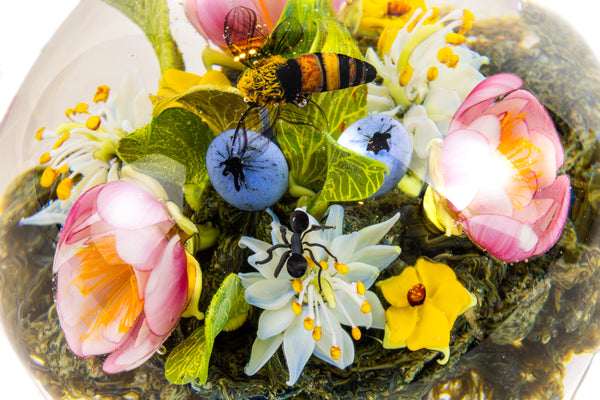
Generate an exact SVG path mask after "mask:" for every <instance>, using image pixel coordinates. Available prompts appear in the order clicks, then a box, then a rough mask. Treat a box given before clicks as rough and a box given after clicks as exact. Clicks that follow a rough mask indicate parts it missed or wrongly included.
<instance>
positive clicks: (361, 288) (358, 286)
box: [356, 281, 367, 296]
mask: <svg viewBox="0 0 600 400" xmlns="http://www.w3.org/2000/svg"><path fill="white" fill-rule="evenodd" d="M366 291H367V289H366V288H365V285H364V283H362V282H361V281H356V293H358V294H360V295H361V296H362V295H364V294H365V293H366Z"/></svg>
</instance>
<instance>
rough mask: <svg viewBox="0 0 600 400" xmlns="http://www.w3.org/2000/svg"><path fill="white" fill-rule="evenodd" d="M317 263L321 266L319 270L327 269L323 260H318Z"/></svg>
mask: <svg viewBox="0 0 600 400" xmlns="http://www.w3.org/2000/svg"><path fill="white" fill-rule="evenodd" d="M319 265H320V266H321V270H323V271H327V268H328V266H327V263H326V262H325V261H323V260H321V261H319Z"/></svg>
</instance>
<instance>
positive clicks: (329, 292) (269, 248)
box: [239, 205, 400, 385]
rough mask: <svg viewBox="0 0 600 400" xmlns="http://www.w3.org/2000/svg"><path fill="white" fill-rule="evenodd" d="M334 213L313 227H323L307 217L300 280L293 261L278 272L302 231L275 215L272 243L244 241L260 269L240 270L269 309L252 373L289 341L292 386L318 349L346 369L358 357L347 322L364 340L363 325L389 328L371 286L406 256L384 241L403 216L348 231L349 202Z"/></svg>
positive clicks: (253, 298)
mask: <svg viewBox="0 0 600 400" xmlns="http://www.w3.org/2000/svg"><path fill="white" fill-rule="evenodd" d="M327 213H328V214H327V219H326V221H325V224H324V226H323V227H322V228H323V229H315V230H311V228H312V227H315V226H317V225H319V224H318V222H317V221H316V220H315V219H314V218H313V217H312V216H310V215H308V214H307V215H308V218H309V225H308V227H307V229H306V230H304V231H303V232H307V233H306V234H304V236H303V240H302V249H303V256H304V257H305V258H306V260H307V262H308V267H307V269H306V272H304V274H303V275H302V276H300V277H299V278H293V277H292V276H290V274H289V273H288V271H287V269H286V266H285V265H282V268H281V270H280V272H279V274H278V276H277V277H275V271H276V269H277V266H278V265H279V263H280V261H281V259H282V257H286V252H288V251H290V250H291V248H290V246H289V245H288V244H289V243H291V241H292V236H293V234H294V233H293V232H292V231H290V230H289V229H288V228H286V227H285V226H283V225H281V224H280V223H279V220H278V219H277V217H276V216H275V215H274V214H272V213H271V215H272V216H273V219H274V221H273V223H272V224H271V227H272V231H271V237H272V244H270V243H266V242H263V241H261V240H257V239H254V238H251V237H246V236H244V237H242V238H241V239H240V241H239V245H240V246H241V247H247V248H249V249H251V250H252V251H254V254H253V255H251V256H250V257H249V258H248V262H249V263H250V265H252V266H253V267H254V268H256V270H257V271H258V272H251V273H247V274H240V278H241V280H242V284H243V286H244V288H245V298H246V301H247V302H248V303H249V304H252V305H254V306H256V307H259V308H262V309H264V311H263V312H262V314H261V316H260V319H259V323H258V331H257V338H256V340H255V342H254V345H253V346H252V353H251V355H250V360H249V362H248V365H247V366H246V368H245V371H246V373H247V374H248V375H253V374H254V373H256V372H257V371H258V370H259V369H260V368H261V367H262V366H263V365H264V364H265V363H266V362H267V361H268V360H269V359H270V358H271V356H272V355H273V354H274V353H275V351H276V350H277V349H278V348H279V346H281V345H283V352H284V355H285V358H286V361H287V365H288V370H289V379H288V381H287V384H288V385H293V384H294V383H295V382H296V381H297V379H298V377H299V376H300V373H301V372H302V370H303V368H304V366H305V365H306V363H307V361H308V359H309V358H310V356H311V355H312V354H314V355H315V356H317V357H318V358H320V359H322V360H324V361H326V362H328V363H330V364H333V365H335V366H337V367H338V368H341V369H343V368H345V367H347V366H348V365H350V364H351V363H352V362H353V361H354V344H353V342H352V338H351V337H350V335H349V334H348V332H346V330H345V329H344V328H343V327H342V325H346V326H349V327H350V328H351V334H352V337H354V338H355V339H356V340H358V339H360V336H361V331H360V327H364V328H367V329H368V328H371V327H374V328H377V329H383V328H384V327H385V314H384V310H383V307H382V305H381V302H380V301H379V299H378V298H377V296H376V295H375V293H373V292H371V291H369V290H368V289H369V288H370V287H371V285H372V284H373V283H374V282H375V280H376V279H377V277H378V276H379V273H380V272H381V271H382V270H383V269H384V268H385V267H387V266H388V265H389V264H390V263H391V262H392V261H393V260H394V259H396V257H398V255H399V254H400V248H399V247H398V246H390V245H378V244H377V243H378V242H379V241H380V240H381V239H382V238H383V237H384V236H385V235H386V234H387V232H388V231H389V230H390V229H391V228H392V226H393V225H394V224H395V223H396V221H398V219H399V218H400V215H399V214H396V215H395V216H393V217H392V218H390V219H389V220H387V221H385V222H382V223H379V224H376V225H371V226H368V227H366V228H364V229H361V230H360V231H358V232H353V233H349V234H345V235H344V234H343V222H344V209H343V207H342V206H339V205H333V206H331V207H330V208H329V209H328V211H327ZM298 234H300V235H302V233H300V232H297V233H296V235H298ZM269 252H271V253H272V254H273V257H272V258H270V259H269ZM287 254H289V253H287ZM265 260H268V261H267V262H265Z"/></svg>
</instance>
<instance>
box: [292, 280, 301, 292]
mask: <svg viewBox="0 0 600 400" xmlns="http://www.w3.org/2000/svg"><path fill="white" fill-rule="evenodd" d="M292 288H293V289H294V292H296V293H300V292H301V291H302V289H303V287H302V281H301V280H300V279H298V278H296V279H294V280H293V281H292Z"/></svg>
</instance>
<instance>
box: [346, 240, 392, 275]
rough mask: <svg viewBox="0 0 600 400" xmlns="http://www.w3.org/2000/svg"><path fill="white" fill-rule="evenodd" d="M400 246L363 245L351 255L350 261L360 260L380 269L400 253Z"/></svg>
mask: <svg viewBox="0 0 600 400" xmlns="http://www.w3.org/2000/svg"><path fill="white" fill-rule="evenodd" d="M400 251H401V250H400V247H398V246H385V245H375V246H368V247H365V248H363V249H361V250H359V251H357V252H356V253H354V254H353V255H352V259H351V260H350V262H351V263H354V262H360V263H365V264H369V265H372V266H374V267H377V268H379V270H380V271H382V270H383V269H384V268H385V267H387V266H388V265H390V263H391V262H392V261H394V260H395V259H396V258H398V256H399V255H400Z"/></svg>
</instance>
